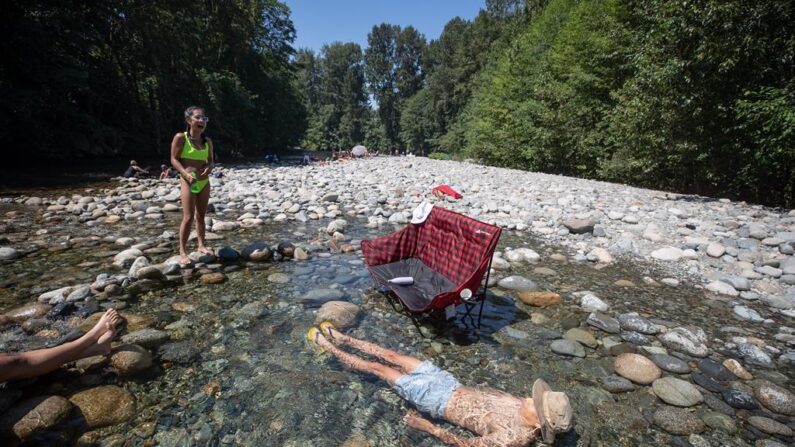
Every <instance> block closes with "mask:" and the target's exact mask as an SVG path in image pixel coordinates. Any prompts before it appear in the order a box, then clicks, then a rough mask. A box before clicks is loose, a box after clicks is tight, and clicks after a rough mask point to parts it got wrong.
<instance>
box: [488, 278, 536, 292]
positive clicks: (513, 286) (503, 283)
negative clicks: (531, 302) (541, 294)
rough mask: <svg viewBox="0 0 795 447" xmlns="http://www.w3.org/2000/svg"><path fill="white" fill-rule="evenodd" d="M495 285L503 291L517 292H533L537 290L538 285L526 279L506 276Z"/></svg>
mask: <svg viewBox="0 0 795 447" xmlns="http://www.w3.org/2000/svg"><path fill="white" fill-rule="evenodd" d="M497 285H498V286H500V287H502V288H503V289H509V290H518V291H522V292H524V291H534V290H538V285H536V283H535V282H534V281H533V280H530V279H527V278H525V277H522V276H516V275H514V276H508V277H506V278H502V279H501V280H499V281H497Z"/></svg>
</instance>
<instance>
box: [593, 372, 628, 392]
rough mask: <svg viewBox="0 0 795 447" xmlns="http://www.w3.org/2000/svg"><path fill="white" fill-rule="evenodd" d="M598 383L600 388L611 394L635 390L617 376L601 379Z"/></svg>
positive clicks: (625, 380) (626, 381)
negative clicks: (600, 385)
mask: <svg viewBox="0 0 795 447" xmlns="http://www.w3.org/2000/svg"><path fill="white" fill-rule="evenodd" d="M599 382H600V383H601V384H602V388H604V389H605V390H606V391H609V392H611V393H626V392H628V391H633V390H634V389H635V385H633V384H632V382H630V381H629V380H627V379H625V378H623V377H618V376H607V377H601V378H600V379H599Z"/></svg>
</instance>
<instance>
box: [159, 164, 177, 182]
mask: <svg viewBox="0 0 795 447" xmlns="http://www.w3.org/2000/svg"><path fill="white" fill-rule="evenodd" d="M171 177H174V171H173V170H172V169H171V167H170V166H168V165H160V180H168V179H170V178H171Z"/></svg>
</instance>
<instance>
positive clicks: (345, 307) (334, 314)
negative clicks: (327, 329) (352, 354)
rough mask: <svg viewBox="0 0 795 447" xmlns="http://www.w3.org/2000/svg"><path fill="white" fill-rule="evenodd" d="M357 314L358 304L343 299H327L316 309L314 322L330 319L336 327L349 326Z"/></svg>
mask: <svg viewBox="0 0 795 447" xmlns="http://www.w3.org/2000/svg"><path fill="white" fill-rule="evenodd" d="M358 316H359V306H357V305H356V304H353V303H348V302H345V301H329V302H327V303H325V304H323V305H322V306H320V309H318V311H317V314H316V315H315V323H321V322H323V321H326V320H328V321H330V322H332V323H333V324H334V326H335V327H337V328H338V329H342V328H346V327H348V326H350V325H351V324H352V323H353V322H354V321H355V320H356V317H358Z"/></svg>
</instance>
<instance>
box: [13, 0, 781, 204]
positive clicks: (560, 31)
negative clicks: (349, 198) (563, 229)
mask: <svg viewBox="0 0 795 447" xmlns="http://www.w3.org/2000/svg"><path fill="white" fill-rule="evenodd" d="M197 4H200V5H201V6H202V7H201V8H197V7H196V6H197ZM197 10H198V11H200V13H197V12H196V11H197ZM0 20H1V21H2V23H3V24H4V25H5V28H4V29H6V30H8V31H10V32H8V33H7V36H6V39H4V40H3V42H2V43H0V45H1V46H2V49H3V55H4V61H3V64H2V69H1V70H0V101H2V108H0V124H2V126H0V132H2V136H3V140H4V142H5V143H6V145H7V147H9V149H11V151H10V152H12V153H13V154H12V159H13V158H14V157H16V158H17V159H20V160H29V159H31V157H34V156H39V157H44V158H57V157H66V156H69V157H74V156H78V157H79V156H97V155H116V156H121V155H122V154H124V155H125V156H126V155H128V154H135V153H140V154H153V155H154V154H163V153H165V151H166V150H167V142H168V140H169V139H170V137H171V135H172V132H174V131H175V130H176V129H178V128H179V126H181V125H182V118H181V112H182V110H183V109H184V108H185V107H186V106H187V105H189V104H191V103H200V104H204V105H205V106H206V107H207V109H208V110H207V113H208V114H209V115H210V116H211V117H212V120H213V121H212V126H211V130H212V136H213V137H214V138H215V139H216V141H217V144H218V146H219V148H220V149H221V151H222V153H223V152H225V153H227V154H231V153H233V152H234V153H240V154H244V155H260V154H262V153H263V151H265V150H270V149H284V148H288V147H295V146H300V147H302V148H308V149H336V148H343V149H347V148H350V147H351V146H353V145H355V144H360V143H364V144H365V145H367V146H368V147H370V148H371V149H373V150H378V151H381V152H387V151H389V152H392V151H395V150H399V151H409V152H413V153H421V154H428V155H430V156H432V157H440V158H473V159H477V160H480V161H482V162H484V163H487V164H491V165H496V166H505V167H513V168H520V169H528V170H538V171H544V172H549V173H558V174H564V175H572V176H578V177H586V178H595V179H603V180H609V181H620V182H624V183H631V184H635V185H641V186H648V187H654V188H663V189H669V190H675V191H680V192H694V193H701V194H710V195H721V196H729V197H733V198H742V199H748V200H752V201H756V202H761V203H765V204H773V205H781V206H790V207H791V206H793V205H795V26H793V25H792V24H793V23H795V3H793V2H792V1H791V0H759V1H754V2H749V1H744V0H722V1H717V0H486V1H485V2H484V7H483V9H482V10H481V12H480V13H479V14H478V15H477V16H476V17H475V18H473V19H472V20H463V19H460V18H453V19H452V20H450V21H449V22H448V23H447V24H446V26H445V28H444V31H443V32H442V34H441V35H440V36H439V37H438V38H436V39H432V40H428V39H427V38H426V37H425V36H423V35H422V34H421V33H420V32H418V31H417V30H416V29H415V28H413V27H411V26H406V27H401V26H397V25H392V24H388V23H382V24H374V26H373V28H372V30H371V32H370V34H369V35H368V38H367V46H366V48H361V47H360V45H358V44H356V43H352V42H333V43H330V44H328V45H325V46H324V47H323V48H321V49H320V50H319V51H317V52H315V51H312V50H310V49H295V48H294V46H293V41H294V36H295V30H294V28H293V25H292V22H291V20H290V16H289V8H287V6H285V5H284V4H283V3H281V2H278V1H275V0H252V1H243V0H228V1H217V0H215V1H212V0H205V1H198V2H197V1H194V2H187V1H180V0H171V1H168V2H165V1H151V2H135V1H129V0H118V1H109V0H97V1H92V2H87V1H78V0H71V1H61V2H50V1H44V0H31V1H25V2H22V1H18V0H15V1H12V2H10V4H9V5H8V6H7V7H6V9H5V10H4V14H3V16H2V19H0ZM30 147H35V150H34V151H30V150H29V149H28V148H30ZM7 153H9V151H7Z"/></svg>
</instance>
